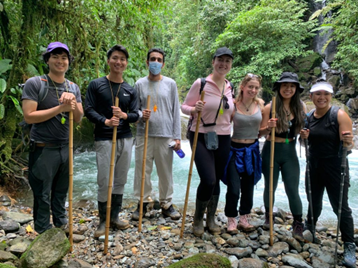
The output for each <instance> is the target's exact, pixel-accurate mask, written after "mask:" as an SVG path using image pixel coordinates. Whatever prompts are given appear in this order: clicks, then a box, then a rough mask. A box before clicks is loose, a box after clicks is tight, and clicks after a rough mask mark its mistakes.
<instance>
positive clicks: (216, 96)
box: [181, 47, 234, 236]
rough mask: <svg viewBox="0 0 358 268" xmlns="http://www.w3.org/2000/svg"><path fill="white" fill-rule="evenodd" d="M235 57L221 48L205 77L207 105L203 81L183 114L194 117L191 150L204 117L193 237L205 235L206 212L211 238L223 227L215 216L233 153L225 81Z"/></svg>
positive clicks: (230, 100) (197, 158) (229, 95)
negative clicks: (221, 184) (198, 116)
mask: <svg viewBox="0 0 358 268" xmlns="http://www.w3.org/2000/svg"><path fill="white" fill-rule="evenodd" d="M233 58H234V57H233V54H232V52H231V50H230V49H228V48H226V47H221V48H218V49H217V50H216V52H215V54H214V57H213V60H212V66H213V71H212V73H211V74H210V75H209V76H207V77H206V79H205V80H206V83H205V86H204V88H203V90H204V91H205V98H204V101H201V100H200V87H201V79H197V80H196V81H195V82H194V84H193V85H192V86H191V88H190V90H189V92H188V95H187V96H186V99H185V101H184V103H183V104H182V106H181V110H182V112H183V113H184V114H187V115H192V116H193V121H192V122H193V123H192V126H191V128H190V135H189V136H190V137H189V139H190V144H191V146H192V144H193V139H194V131H195V128H196V122H197V115H198V112H200V111H201V112H202V113H201V122H200V126H199V135H198V141H197V147H196V153H195V159H194V161H195V165H196V168H197V170H198V173H199V176H200V184H199V186H198V189H197V195H196V208H195V215H194V224H193V233H194V235H196V236H201V235H202V234H203V233H204V225H203V217H204V213H205V210H206V209H207V217H206V226H207V227H208V229H209V232H210V233H212V234H219V233H220V232H221V229H220V227H219V226H218V225H217V224H216V223H215V212H216V209H217V205H218V201H219V195H220V179H221V178H222V177H223V174H224V169H225V165H226V162H227V160H228V156H229V153H230V134H231V123H230V117H231V114H232V113H233V110H234V103H233V98H232V90H233V89H232V87H231V84H230V83H229V81H228V80H226V79H225V77H226V75H227V73H228V72H229V71H230V70H231V66H232V61H233Z"/></svg>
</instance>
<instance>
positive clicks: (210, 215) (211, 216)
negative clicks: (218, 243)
mask: <svg viewBox="0 0 358 268" xmlns="http://www.w3.org/2000/svg"><path fill="white" fill-rule="evenodd" d="M218 202H219V196H218V195H213V196H212V197H211V199H210V201H209V203H208V206H207V209H208V211H207V214H206V226H207V227H208V229H209V232H210V233H211V234H220V233H221V229H220V226H219V225H217V224H216V223H215V213H216V209H217V207H218Z"/></svg>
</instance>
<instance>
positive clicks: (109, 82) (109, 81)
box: [107, 76, 122, 106]
mask: <svg viewBox="0 0 358 268" xmlns="http://www.w3.org/2000/svg"><path fill="white" fill-rule="evenodd" d="M107 80H108V84H109V88H110V89H111V93H112V95H111V97H112V104H113V106H114V95H113V89H112V82H111V80H109V78H108V76H107ZM121 86H122V84H121V83H119V87H118V90H117V94H116V97H118V93H119V91H120V90H121Z"/></svg>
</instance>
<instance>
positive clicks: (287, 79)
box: [272, 72, 304, 93]
mask: <svg viewBox="0 0 358 268" xmlns="http://www.w3.org/2000/svg"><path fill="white" fill-rule="evenodd" d="M281 83H295V84H296V85H297V88H298V90H299V91H300V93H302V92H303V90H304V88H303V86H301V84H300V82H299V81H298V76H297V74H295V73H291V72H283V73H282V74H281V76H280V79H279V80H278V81H276V82H275V84H274V85H273V89H272V90H273V91H275V90H277V89H279V88H280V84H281Z"/></svg>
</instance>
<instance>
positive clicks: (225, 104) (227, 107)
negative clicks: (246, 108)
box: [223, 95, 230, 110]
mask: <svg viewBox="0 0 358 268" xmlns="http://www.w3.org/2000/svg"><path fill="white" fill-rule="evenodd" d="M228 101H229V100H228V99H227V97H226V96H225V95H223V106H224V109H225V110H228V109H230V106H229V103H228Z"/></svg>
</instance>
